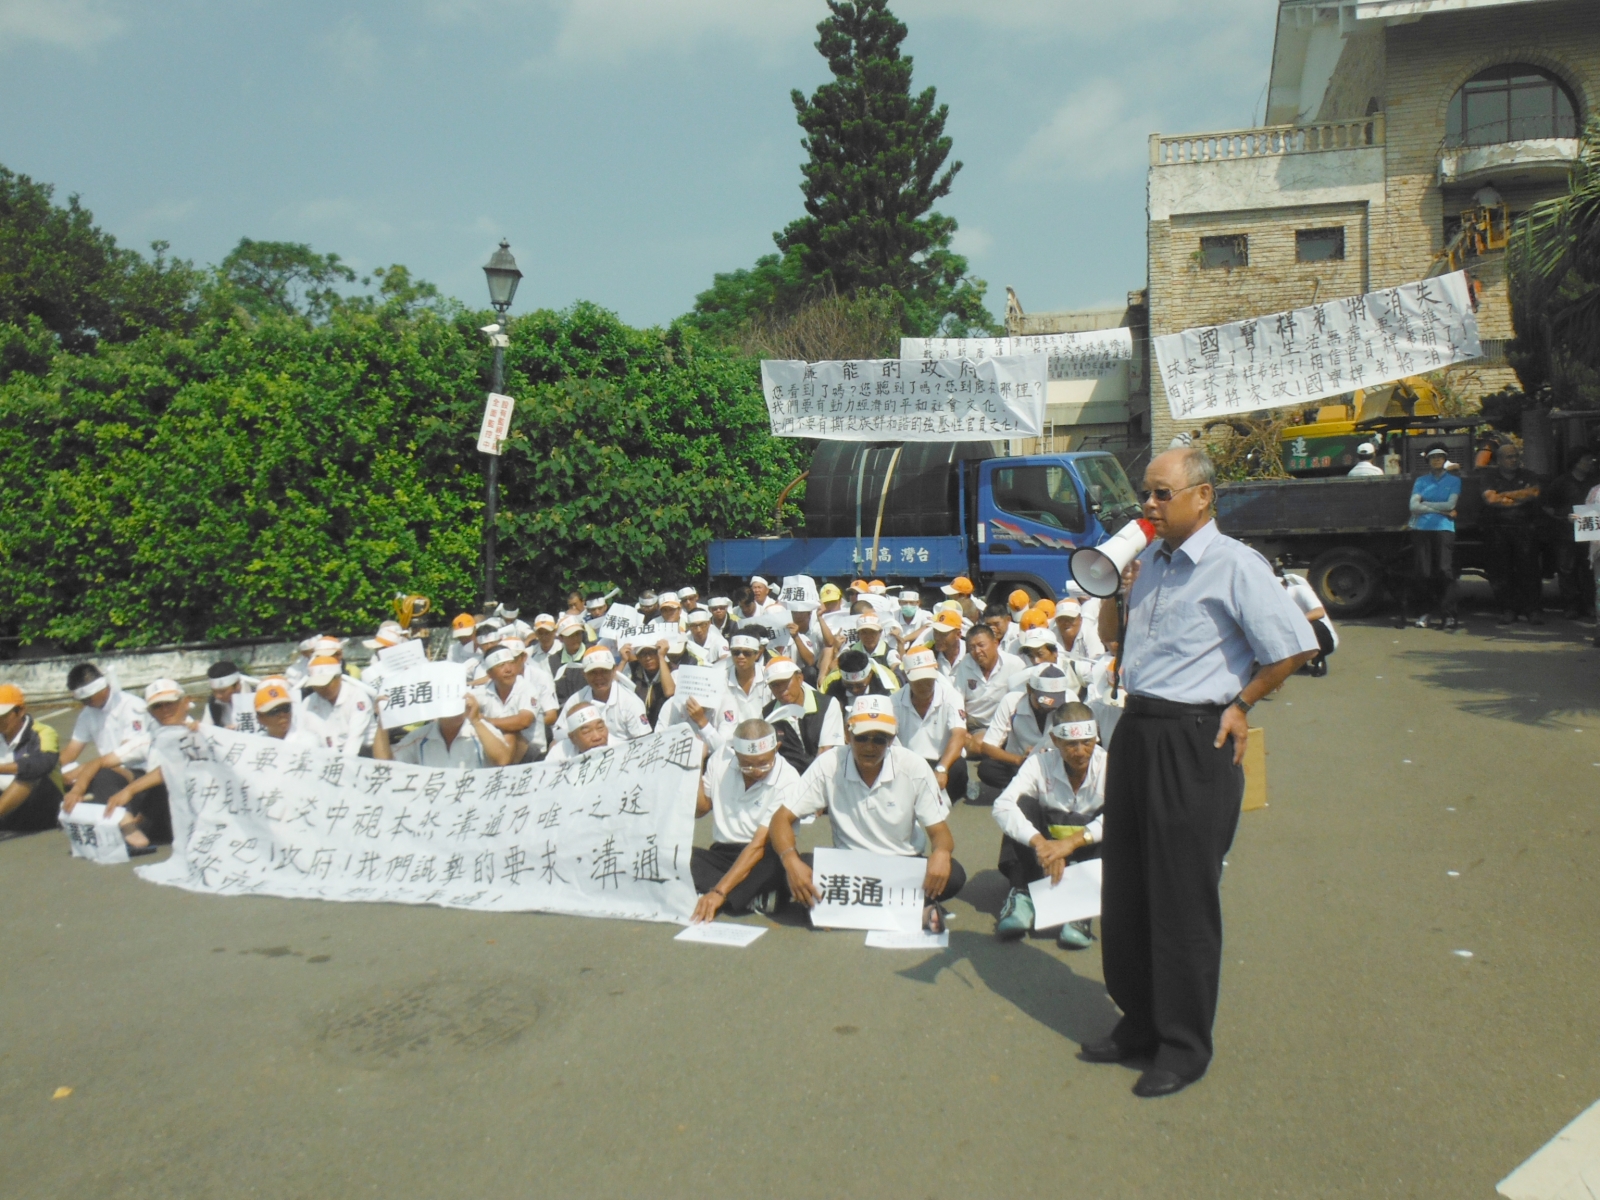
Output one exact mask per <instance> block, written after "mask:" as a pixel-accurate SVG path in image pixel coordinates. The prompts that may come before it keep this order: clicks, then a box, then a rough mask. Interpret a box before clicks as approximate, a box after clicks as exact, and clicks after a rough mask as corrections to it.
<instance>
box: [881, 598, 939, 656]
mask: <svg viewBox="0 0 1600 1200" xmlns="http://www.w3.org/2000/svg"><path fill="white" fill-rule="evenodd" d="M932 621H933V614H932V613H931V612H929V611H928V610H927V609H925V608H923V607H922V593H921V592H917V591H913V590H911V589H910V588H907V589H906V590H905V591H903V592H901V593H900V607H899V609H898V610H897V611H896V612H895V618H894V626H893V627H892V628H891V629H890V630H889V637H890V639H891V640H892V641H893V642H894V644H895V645H896V646H898V647H899V649H900V653H901V654H904V653H905V652H906V650H907V649H908V648H909V647H910V645H911V643H912V642H914V641H916V640H917V635H918V634H920V633H921V632H922V631H923V630H924V629H926V628H927V627H928V625H929V624H930V623H931V622H932Z"/></svg>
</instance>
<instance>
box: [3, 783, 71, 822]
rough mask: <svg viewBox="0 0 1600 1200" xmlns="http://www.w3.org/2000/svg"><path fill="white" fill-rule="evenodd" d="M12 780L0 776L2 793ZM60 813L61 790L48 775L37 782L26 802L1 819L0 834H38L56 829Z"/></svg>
mask: <svg viewBox="0 0 1600 1200" xmlns="http://www.w3.org/2000/svg"><path fill="white" fill-rule="evenodd" d="M11 779H12V777H8V776H5V775H0V791H4V790H5V789H6V788H7V787H9V786H10V785H11V784H10V780H11ZM60 812H61V789H60V788H58V787H57V786H56V781H55V780H54V779H52V778H51V777H50V776H48V775H46V776H45V777H44V778H43V779H40V780H37V781H35V783H34V785H33V790H32V791H31V792H29V793H28V798H27V799H26V800H24V801H23V802H22V803H21V804H19V805H17V807H16V808H13V809H12V810H11V811H10V812H8V813H7V814H6V815H5V816H3V817H0V832H4V833H38V832H39V831H40V830H43V829H54V828H56V826H57V825H58V823H59V822H58V821H57V817H58V816H59V814H60Z"/></svg>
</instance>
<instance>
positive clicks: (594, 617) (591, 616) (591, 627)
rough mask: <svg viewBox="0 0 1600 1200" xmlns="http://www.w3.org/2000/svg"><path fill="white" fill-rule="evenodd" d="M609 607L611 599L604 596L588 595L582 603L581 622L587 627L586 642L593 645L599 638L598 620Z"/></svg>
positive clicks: (603, 617)
mask: <svg viewBox="0 0 1600 1200" xmlns="http://www.w3.org/2000/svg"><path fill="white" fill-rule="evenodd" d="M610 609H611V601H610V600H608V599H606V598H605V597H604V596H590V597H589V599H588V600H587V601H585V602H584V605H583V623H584V625H585V626H586V627H587V628H588V631H589V632H588V642H589V644H590V645H591V646H593V645H594V644H595V643H596V642H598V641H599V640H600V622H601V621H603V620H605V617H606V613H607V612H609V611H610Z"/></svg>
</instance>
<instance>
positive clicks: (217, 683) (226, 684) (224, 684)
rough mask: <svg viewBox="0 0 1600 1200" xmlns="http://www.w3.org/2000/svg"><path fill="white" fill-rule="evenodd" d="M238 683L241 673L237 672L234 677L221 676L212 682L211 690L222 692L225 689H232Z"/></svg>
mask: <svg viewBox="0 0 1600 1200" xmlns="http://www.w3.org/2000/svg"><path fill="white" fill-rule="evenodd" d="M238 682H239V672H237V671H235V672H234V673H233V674H232V675H220V676H218V677H217V678H216V679H213V680H212V681H211V690H212V691H214V692H220V691H222V689H223V688H231V687H232V686H233V685H234V684H236V683H238Z"/></svg>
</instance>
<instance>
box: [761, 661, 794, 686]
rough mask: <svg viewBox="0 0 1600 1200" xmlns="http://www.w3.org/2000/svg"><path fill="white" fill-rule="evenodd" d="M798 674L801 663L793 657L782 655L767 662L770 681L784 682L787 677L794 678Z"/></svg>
mask: <svg viewBox="0 0 1600 1200" xmlns="http://www.w3.org/2000/svg"><path fill="white" fill-rule="evenodd" d="M798 674H800V667H799V664H797V663H796V662H795V661H794V659H792V658H784V657H782V656H780V657H778V658H775V659H773V660H772V661H771V662H769V663H768V664H767V682H768V683H782V682H783V681H784V680H786V679H793V678H794V677H795V676H796V675H798Z"/></svg>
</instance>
